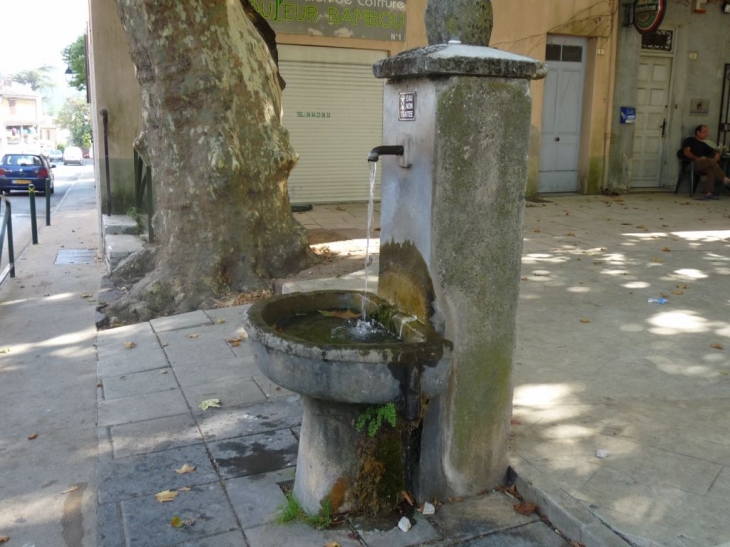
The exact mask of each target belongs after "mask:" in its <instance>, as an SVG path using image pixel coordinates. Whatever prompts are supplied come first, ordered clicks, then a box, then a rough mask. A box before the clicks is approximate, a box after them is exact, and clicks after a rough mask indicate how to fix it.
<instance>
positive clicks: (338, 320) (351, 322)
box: [276, 310, 402, 345]
mask: <svg viewBox="0 0 730 547" xmlns="http://www.w3.org/2000/svg"><path fill="white" fill-rule="evenodd" d="M276 330H277V331H278V332H281V333H282V334H287V335H289V336H294V337H296V338H301V339H302V340H306V341H307V342H313V343H315V344H323V345H326V344H332V343H345V342H356V343H398V342H401V341H402V340H401V339H400V338H398V337H397V336H396V335H395V334H393V333H391V332H390V331H388V330H387V329H385V328H384V327H383V326H382V325H380V324H378V323H376V322H375V321H363V320H362V319H360V318H359V314H357V313H354V312H352V311H351V310H326V311H316V312H310V313H297V314H294V315H291V316H289V317H287V318H286V319H284V320H283V321H280V322H279V323H278V324H277V325H276Z"/></svg>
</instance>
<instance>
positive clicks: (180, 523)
mask: <svg viewBox="0 0 730 547" xmlns="http://www.w3.org/2000/svg"><path fill="white" fill-rule="evenodd" d="M170 526H172V527H174V528H182V527H183V526H185V523H184V522H183V521H182V519H181V518H180V517H172V520H171V521H170Z"/></svg>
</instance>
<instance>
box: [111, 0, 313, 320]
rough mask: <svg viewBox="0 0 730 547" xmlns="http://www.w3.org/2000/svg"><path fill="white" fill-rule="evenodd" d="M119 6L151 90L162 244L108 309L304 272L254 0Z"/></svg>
mask: <svg viewBox="0 0 730 547" xmlns="http://www.w3.org/2000/svg"><path fill="white" fill-rule="evenodd" d="M115 1H116V4H117V10H118V12H119V16H120V18H121V21H122V25H123V27H124V30H125V33H126V35H127V41H128V43H129V46H130V50H131V56H132V60H133V62H134V64H135V67H136V72H137V81H138V82H139V86H140V90H141V94H142V109H143V136H141V138H140V139H139V141H140V142H144V147H145V149H146V154H147V155H148V157H149V162H150V165H151V167H152V174H153V180H154V192H155V200H156V214H155V231H156V234H157V235H158V241H159V246H160V249H159V252H158V253H157V259H156V266H155V269H154V271H152V272H151V273H149V274H148V275H147V276H146V277H145V278H144V279H143V280H142V281H140V282H139V283H137V285H135V287H134V289H133V290H132V291H131V292H130V294H129V295H128V296H127V297H126V298H124V299H123V300H121V301H119V302H117V303H116V304H114V305H113V307H112V309H111V310H110V312H109V313H110V315H116V316H117V317H119V318H120V319H121V320H122V321H129V320H137V321H139V320H146V319H149V318H151V317H154V316H158V315H165V314H170V313H182V312H186V311H190V310H194V309H198V308H199V307H206V306H210V305H212V303H213V299H215V298H216V297H217V296H218V295H221V294H225V293H226V292H228V291H229V290H236V291H245V290H254V289H260V288H262V287H265V286H267V282H266V280H267V279H270V278H272V277H279V276H282V275H284V274H286V273H291V272H293V271H297V270H300V269H302V268H304V267H306V266H307V264H308V263H309V261H310V260H311V256H312V255H311V251H310V250H309V247H308V244H307V234H306V231H305V230H304V228H303V227H302V226H301V225H300V224H299V223H298V222H297V221H296V220H295V219H294V217H293V216H292V214H291V208H290V204H289V197H288V192H287V177H288V175H289V172H290V171H291V169H292V168H293V167H294V165H295V164H296V161H297V156H296V154H295V152H294V150H293V149H292V147H291V145H290V143H289V134H288V133H287V131H286V130H285V129H284V128H283V126H282V125H281V88H280V86H279V80H278V70H277V67H276V64H275V62H274V61H273V59H272V55H271V53H270V51H269V49H268V48H267V45H266V43H265V41H264V39H263V38H262V37H261V35H260V34H259V32H258V31H257V30H256V28H255V26H254V24H253V23H252V22H251V20H250V19H249V18H248V17H247V15H246V12H245V11H244V7H243V5H242V3H241V2H244V3H246V4H248V0H241V1H231V0H187V1H185V2H180V1H179V0H115ZM130 144H131V143H130Z"/></svg>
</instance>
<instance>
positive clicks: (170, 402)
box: [98, 390, 190, 427]
mask: <svg viewBox="0 0 730 547" xmlns="http://www.w3.org/2000/svg"><path fill="white" fill-rule="evenodd" d="M189 411H190V409H189V408H188V404H187V402H186V401H185V397H183V395H182V393H181V392H180V391H179V390H176V391H161V392H159V393H148V394H146V395H137V396H134V397H124V398H122V399H112V400H111V401H100V402H99V418H98V425H99V427H104V426H108V425H118V424H127V423H130V422H139V421H142V420H151V419H154V418H163V417H165V416H174V415H175V414H184V413H186V412H189Z"/></svg>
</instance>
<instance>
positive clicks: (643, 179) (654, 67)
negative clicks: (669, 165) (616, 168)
mask: <svg viewBox="0 0 730 547" xmlns="http://www.w3.org/2000/svg"><path fill="white" fill-rule="evenodd" d="M671 75H672V59H671V58H668V57H651V56H648V55H642V56H641V59H640V60H639V76H638V84H639V94H638V98H637V102H636V130H635V132H634V157H633V160H632V163H631V187H632V188H650V187H657V186H661V180H662V151H663V150H664V135H665V133H666V127H667V126H666V124H667V122H668V120H667V115H668V114H669V111H668V108H669V82H670V78H671ZM677 148H679V143H677Z"/></svg>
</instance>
